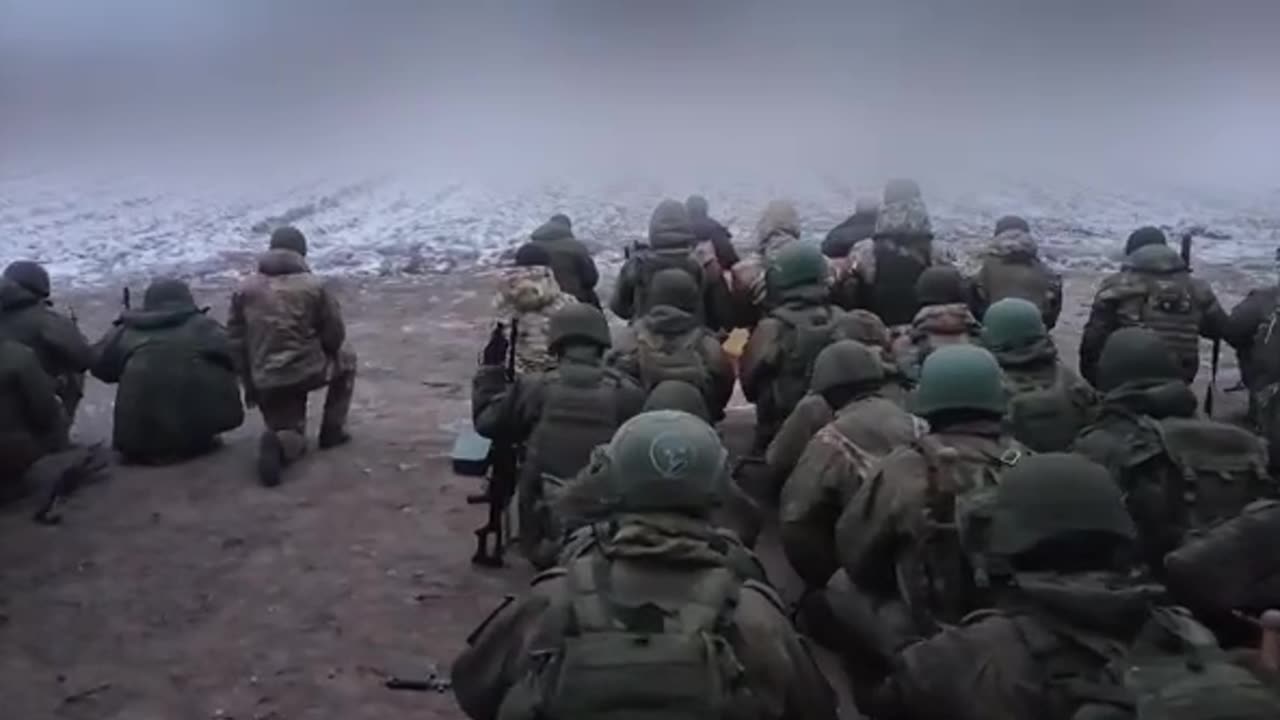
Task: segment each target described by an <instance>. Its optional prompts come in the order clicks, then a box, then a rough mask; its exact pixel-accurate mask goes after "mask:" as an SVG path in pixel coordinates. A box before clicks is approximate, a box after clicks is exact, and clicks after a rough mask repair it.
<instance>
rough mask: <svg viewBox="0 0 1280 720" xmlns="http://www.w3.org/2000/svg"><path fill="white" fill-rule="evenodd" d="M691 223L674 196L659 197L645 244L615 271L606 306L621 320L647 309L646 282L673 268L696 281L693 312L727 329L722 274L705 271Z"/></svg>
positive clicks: (728, 305)
mask: <svg viewBox="0 0 1280 720" xmlns="http://www.w3.org/2000/svg"><path fill="white" fill-rule="evenodd" d="M694 246H695V236H694V233H693V225H692V223H691V221H690V219H689V211H688V210H687V209H686V208H685V206H684V204H683V203H681V202H680V201H678V200H663V201H662V202H661V203H658V207H656V208H654V211H653V216H652V217H651V218H650V219H649V245H648V246H647V247H644V248H639V249H637V250H636V252H634V253H632V255H631V257H629V258H627V262H626V263H625V264H623V266H622V269H621V270H619V271H618V282H617V284H616V285H614V288H613V299H612V300H611V301H610V302H609V309H610V310H612V311H613V313H614V314H615V315H617V316H618V317H620V318H622V319H624V320H633V319H635V318H638V317H641V316H642V315H644V314H645V313H646V312H648V310H649V307H650V304H651V303H650V301H649V297H648V295H649V285H650V283H652V282H653V277H654V275H656V274H658V273H659V272H660V271H662V270H668V269H677V270H681V271H683V272H686V273H688V274H689V276H690V277H692V278H694V280H695V281H696V282H697V283H698V289H699V297H700V298H701V303H700V306H699V308H698V312H697V315H698V317H699V318H701V320H702V322H703V324H704V325H706V326H707V327H708V328H710V329H711V330H722V329H728V328H729V327H730V325H731V319H732V318H731V316H732V308H731V301H730V298H729V290H728V287H727V286H726V285H725V282H724V278H723V277H721V276H720V275H719V274H718V273H715V272H708V271H707V269H706V268H705V267H704V264H703V262H702V261H701V260H700V259H699V258H698V256H697V255H696V253H695V252H694V251H695V247H694Z"/></svg>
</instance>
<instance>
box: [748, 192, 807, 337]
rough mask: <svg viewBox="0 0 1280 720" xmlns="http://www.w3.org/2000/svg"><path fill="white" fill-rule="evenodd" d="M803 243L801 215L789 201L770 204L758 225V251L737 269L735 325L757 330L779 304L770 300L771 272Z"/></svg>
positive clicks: (756, 241) (756, 246)
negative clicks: (781, 258) (783, 255)
mask: <svg viewBox="0 0 1280 720" xmlns="http://www.w3.org/2000/svg"><path fill="white" fill-rule="evenodd" d="M799 240H800V215H799V213H797V212H796V208H795V206H794V205H792V204H791V203H789V202H787V201H785V200H774V201H772V202H770V203H769V204H768V205H767V206H766V207H765V209H764V212H763V213H761V214H760V220H759V222H757V223H756V234H755V252H753V253H751V254H750V255H748V256H747V257H745V258H743V259H742V260H741V261H740V262H739V263H738V264H737V265H735V266H734V267H733V273H732V278H733V284H732V295H733V306H734V325H736V326H738V327H748V328H750V327H755V325H756V323H758V322H759V321H760V319H761V318H762V317H764V315H765V314H766V313H767V312H768V309H769V306H770V305H771V304H772V303H773V302H775V299H774V298H771V297H769V292H768V282H767V280H768V278H767V276H768V270H769V266H770V264H771V263H772V262H773V261H774V259H775V258H776V257H777V256H778V253H780V252H782V250H783V249H784V248H786V247H789V246H790V245H792V244H793V243H796V242H798V241H799Z"/></svg>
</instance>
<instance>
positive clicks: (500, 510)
mask: <svg viewBox="0 0 1280 720" xmlns="http://www.w3.org/2000/svg"><path fill="white" fill-rule="evenodd" d="M504 331H505V328H504V327H503V326H502V323H498V324H497V325H496V326H495V327H494V328H493V333H492V334H490V336H489V339H490V342H495V341H501V342H500V343H499V344H500V345H503V346H505V348H506V350H505V353H504V354H505V355H506V358H507V363H506V368H505V373H504V375H505V376H506V380H507V384H508V385H510V384H511V383H513V382H515V379H516V339H517V338H518V337H519V332H520V323H519V320H517V319H514V318H513V319H512V320H511V334H510V336H508V335H506V334H505V332H504ZM519 465H520V451H519V448H518V447H517V446H516V445H515V444H513V443H509V442H495V443H493V445H491V446H490V447H489V479H488V487H486V488H485V491H484V492H483V493H480V494H477V495H469V496H468V497H467V503H468V504H471V505H488V506H489V517H488V520H487V521H486V522H485V524H484V525H482V526H481V527H479V528H477V529H476V552H475V554H474V555H472V556H471V563H472V564H473V565H480V566H482V567H502V566H503V564H504V563H503V559H502V555H503V551H504V550H505V549H506V543H507V540H508V539H509V538H508V537H507V532H506V523H505V520H506V513H507V506H508V505H510V504H511V497H512V496H513V495H515V492H516V477H517V475H518V473H519Z"/></svg>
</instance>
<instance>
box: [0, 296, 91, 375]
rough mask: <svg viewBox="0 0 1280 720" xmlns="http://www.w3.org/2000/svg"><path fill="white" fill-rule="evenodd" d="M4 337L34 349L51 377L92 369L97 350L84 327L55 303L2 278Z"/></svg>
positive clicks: (0, 324) (0, 302) (1, 335)
mask: <svg viewBox="0 0 1280 720" xmlns="http://www.w3.org/2000/svg"><path fill="white" fill-rule="evenodd" d="M0 338H7V339H9V340H14V341H16V342H19V343H22V344H23V345H26V346H27V347H29V348H31V349H32V350H33V351H35V353H36V357H37V358H38V359H39V360H40V366H41V367H42V368H44V371H45V373H47V374H48V375H49V376H50V377H53V378H58V377H61V376H64V375H79V374H81V373H83V372H85V371H86V370H88V369H89V365H90V364H92V362H93V351H92V350H91V349H90V347H89V341H88V340H87V339H85V336H84V334H83V333H81V332H80V328H78V327H76V324H75V322H73V321H72V320H71V319H70V318H68V317H66V316H65V315H62V314H60V313H58V312H56V311H54V309H53V306H52V303H50V302H49V300H48V299H46V298H44V297H41V296H39V295H37V294H35V293H33V292H31V291H30V290H28V289H27V288H25V287H22V286H21V285H18V284H17V283H14V282H11V281H9V280H4V279H0Z"/></svg>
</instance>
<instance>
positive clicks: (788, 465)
mask: <svg viewBox="0 0 1280 720" xmlns="http://www.w3.org/2000/svg"><path fill="white" fill-rule="evenodd" d="M836 336H837V337H838V338H840V339H841V340H854V341H856V342H859V343H862V344H863V345H866V346H867V347H868V348H870V349H871V350H873V351H874V352H875V353H876V355H877V357H879V358H880V366H881V368H882V370H883V371H884V382H883V383H881V385H880V389H879V390H878V391H877V394H878V395H879V396H880V397H882V398H885V399H887V400H889V401H891V402H893V403H894V404H895V405H897V406H898V407H903V408H905V407H906V401H907V383H906V378H905V377H904V376H903V375H902V371H901V370H900V369H899V368H898V364H897V363H896V362H895V361H894V359H893V351H892V348H891V347H890V343H889V329H888V328H886V327H885V326H884V323H882V322H880V318H878V317H876V316H875V315H873V314H871V313H870V312H868V311H866V310H852V311H849V312H846V313H844V314H843V315H841V317H840V320H839V321H838V324H837V328H836ZM833 419H835V412H834V411H833V410H832V409H831V406H830V405H829V404H828V403H827V400H826V398H824V397H823V396H822V394H821V393H819V392H816V391H815V390H814V389H813V387H812V384H811V386H810V388H809V392H808V393H806V394H805V396H804V397H803V398H801V400H800V402H798V403H796V408H795V410H792V411H791V414H790V415H788V416H787V419H786V421H784V422H783V423H782V427H781V428H779V429H778V434H777V435H775V436H774V438H773V440H772V441H770V442H769V448H768V449H767V450H766V451H765V455H764V459H765V465H766V468H767V470H766V472H767V474H768V490H769V498H770V499H771V500H775V499H776V498H777V497H778V494H779V493H780V492H781V491H782V484H783V483H785V482H786V480H787V478H788V477H789V476H790V475H791V472H792V470H794V469H795V466H796V463H797V462H799V460H800V455H801V454H802V453H804V449H805V447H807V446H808V445H809V441H810V440H812V439H813V436H814V435H815V434H817V432H818V431H819V430H821V429H822V428H823V426H825V425H826V424H827V423H829V422H831V421H832V420H833Z"/></svg>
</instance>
